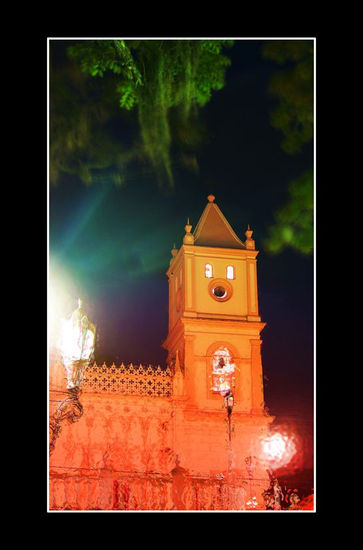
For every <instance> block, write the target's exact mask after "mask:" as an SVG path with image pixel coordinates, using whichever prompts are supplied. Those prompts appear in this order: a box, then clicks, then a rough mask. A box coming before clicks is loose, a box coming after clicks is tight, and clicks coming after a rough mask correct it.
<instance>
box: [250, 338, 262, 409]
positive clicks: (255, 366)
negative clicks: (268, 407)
mask: <svg viewBox="0 0 363 550" xmlns="http://www.w3.org/2000/svg"><path fill="white" fill-rule="evenodd" d="M250 343H251V386H252V387H251V396H252V400H251V412H252V413H255V414H261V413H262V412H263V409H264V395H263V374H262V359H261V344H262V340H250Z"/></svg>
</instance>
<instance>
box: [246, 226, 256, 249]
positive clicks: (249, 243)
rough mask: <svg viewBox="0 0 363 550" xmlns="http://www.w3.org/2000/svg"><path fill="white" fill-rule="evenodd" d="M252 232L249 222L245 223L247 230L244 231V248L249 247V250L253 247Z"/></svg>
mask: <svg viewBox="0 0 363 550" xmlns="http://www.w3.org/2000/svg"><path fill="white" fill-rule="evenodd" d="M252 234H253V231H251V229H250V224H248V225H247V231H245V235H246V237H247V238H246V241H245V246H246V248H249V249H250V250H254V249H255V241H254V240H253V239H252V238H251V237H252Z"/></svg>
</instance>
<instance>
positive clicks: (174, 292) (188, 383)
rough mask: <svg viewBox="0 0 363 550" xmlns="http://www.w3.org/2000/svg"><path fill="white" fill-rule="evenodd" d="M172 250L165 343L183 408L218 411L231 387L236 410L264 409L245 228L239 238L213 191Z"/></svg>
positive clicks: (253, 259)
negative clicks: (182, 401) (242, 238)
mask: <svg viewBox="0 0 363 550" xmlns="http://www.w3.org/2000/svg"><path fill="white" fill-rule="evenodd" d="M191 230H192V226H191V225H190V223H189V220H188V222H187V224H186V226H185V235H184V238H183V244H182V245H181V247H180V248H179V249H177V248H175V245H174V248H173V250H172V251H171V253H172V259H171V261H170V266H169V269H168V271H167V276H168V280H169V332H168V336H167V339H166V340H165V342H164V344H163V346H164V348H166V349H167V351H168V358H167V362H168V364H169V365H171V366H173V368H174V369H175V376H174V380H175V387H174V395H179V396H180V397H183V398H184V399H185V401H186V403H187V404H188V406H190V407H192V408H193V409H200V410H205V411H208V410H209V411H212V410H220V408H221V395H223V394H224V393H228V391H231V392H232V393H233V396H234V402H235V405H234V410H235V412H240V413H245V414H246V413H247V414H248V415H251V414H252V415H258V416H260V415H262V414H263V412H264V395H263V373H262V362H261V342H262V341H261V337H260V333H261V331H262V329H263V328H264V326H265V323H264V322H262V321H261V317H260V315H259V309H258V291H257V255H258V251H257V250H255V241H254V240H253V239H252V234H253V231H251V229H250V228H249V226H248V229H247V230H246V232H245V236H246V240H245V241H244V242H242V241H241V240H240V239H239V238H238V237H237V235H236V233H235V232H234V231H233V229H232V227H231V226H230V224H229V223H228V221H227V220H226V218H225V217H224V215H223V214H222V212H221V210H220V209H219V207H218V206H217V204H216V203H215V197H214V196H213V195H209V196H208V203H207V205H206V207H205V209H204V211H203V213H202V215H201V217H200V219H199V222H198V223H197V225H196V227H195V229H194V231H193V232H192V231H191Z"/></svg>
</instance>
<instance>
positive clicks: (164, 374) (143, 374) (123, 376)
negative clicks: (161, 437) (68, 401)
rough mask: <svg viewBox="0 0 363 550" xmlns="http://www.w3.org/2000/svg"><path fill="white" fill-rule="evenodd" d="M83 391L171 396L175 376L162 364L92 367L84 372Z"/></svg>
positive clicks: (94, 365) (95, 365)
mask: <svg viewBox="0 0 363 550" xmlns="http://www.w3.org/2000/svg"><path fill="white" fill-rule="evenodd" d="M82 391H83V392H84V393H87V392H90V393H108V394H122V395H144V396H149V397H169V396H170V395H171V394H172V373H171V370H170V368H169V367H167V368H166V369H162V368H161V367H160V365H158V366H157V367H154V366H152V365H148V366H144V365H139V366H136V365H133V364H132V363H131V364H130V365H124V364H123V363H121V365H120V366H119V367H117V366H116V365H115V364H114V363H113V364H112V365H111V366H110V367H109V366H107V365H106V364H105V363H103V365H100V366H99V365H97V364H96V363H94V364H93V365H89V366H88V367H87V369H86V370H85V372H84V376H83V383H82Z"/></svg>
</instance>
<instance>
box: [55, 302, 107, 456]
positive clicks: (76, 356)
mask: <svg viewBox="0 0 363 550" xmlns="http://www.w3.org/2000/svg"><path fill="white" fill-rule="evenodd" d="M95 334H96V327H95V325H94V324H93V323H91V322H90V321H89V319H88V317H87V315H86V313H85V311H84V310H83V309H82V300H81V299H80V298H78V308H77V309H76V310H75V311H74V312H73V313H72V315H71V317H70V319H67V320H63V321H62V329H61V339H60V343H59V347H60V351H61V357H62V363H63V366H64V368H65V371H66V376H67V393H68V396H67V397H66V398H65V399H64V400H63V401H62V402H61V403H60V404H59V405H58V407H57V409H56V410H55V412H54V414H53V416H52V417H51V419H50V421H49V429H50V443H49V453H50V454H52V452H53V451H54V449H55V444H56V441H57V439H58V436H59V433H60V431H61V423H62V422H63V421H64V420H67V421H68V422H70V423H72V422H76V421H77V420H79V419H80V418H81V416H82V415H83V406H82V403H81V402H80V400H79V395H80V392H81V385H82V379H83V373H84V371H85V369H86V368H87V366H88V365H89V362H90V360H91V356H92V353H93V350H94V345H95Z"/></svg>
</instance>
